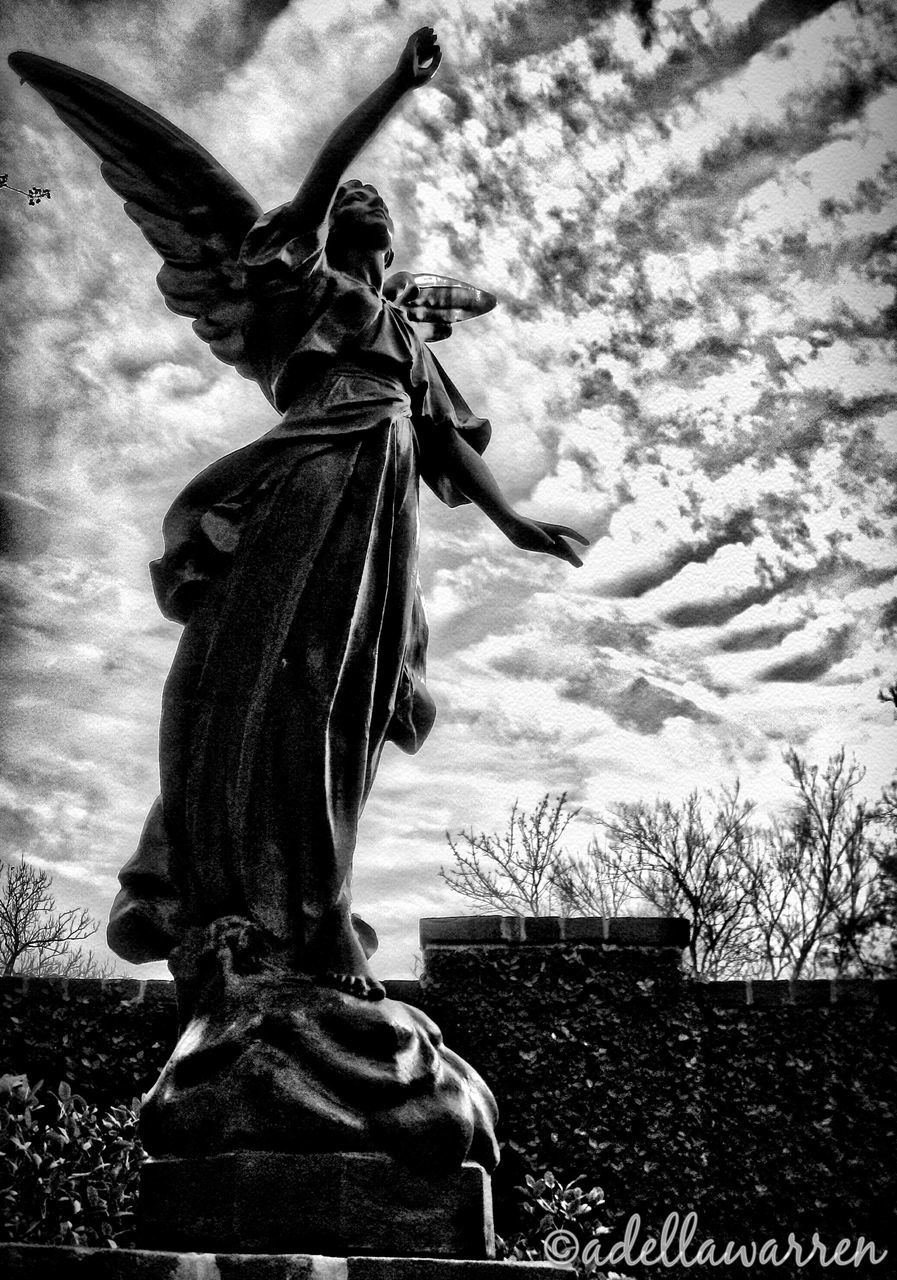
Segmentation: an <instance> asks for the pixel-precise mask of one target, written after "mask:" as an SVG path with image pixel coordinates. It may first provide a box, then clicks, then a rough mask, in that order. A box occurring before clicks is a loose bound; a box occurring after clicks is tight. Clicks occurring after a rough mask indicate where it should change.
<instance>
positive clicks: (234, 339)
mask: <svg viewBox="0 0 897 1280" xmlns="http://www.w3.org/2000/svg"><path fill="white" fill-rule="evenodd" d="M9 64H10V66H11V67H12V69H13V70H14V71H15V72H16V73H17V75H19V76H20V77H21V79H22V80H23V81H27V82H28V83H29V84H30V85H32V86H33V87H34V88H35V89H36V90H37V91H38V93H40V94H41V95H42V96H43V97H44V98H46V99H47V101H48V102H49V103H50V105H51V107H52V108H53V110H54V111H55V112H56V114H57V115H58V116H59V118H60V119H61V120H63V121H64V122H65V123H66V124H67V125H68V126H69V128H70V129H73V130H74V132H75V133H77V135H78V137H79V138H81V139H82V141H84V142H86V143H87V145H88V146H89V147H90V148H91V149H92V150H93V151H95V152H96V154H97V155H98V156H99V157H100V160H101V161H102V163H101V165H100V172H101V173H102V175H103V177H104V178H105V179H106V181H107V182H108V184H109V186H110V187H111V188H112V189H113V191H115V192H117V194H118V195H120V196H121V197H122V198H123V200H124V201H125V213H126V214H127V215H128V217H130V218H132V219H133V221H134V222H136V223H137V225H138V227H139V228H140V230H141V231H142V232H143V234H144V235H145V236H146V238H147V240H149V242H150V244H151V245H152V246H153V248H154V249H156V250H157V251H158V252H159V253H160V254H161V255H162V257H163V258H164V260H165V263H164V266H163V267H162V270H161V271H160V272H159V274H158V276H157V277H156V280H157V282H158V285H159V288H160V289H161V290H162V295H163V297H164V298H165V301H166V303H167V305H168V306H169V307H170V308H171V310H172V311H175V312H177V313H178V315H183V316H193V317H195V319H194V321H193V328H194V330H195V331H196V333H197V334H198V335H199V337H200V338H202V339H203V341H204V342H207V343H208V344H209V346H210V347H211V349H212V351H213V352H214V354H215V355H216V356H217V357H218V359H219V360H223V361H224V362H225V364H231V365H235V366H236V368H237V370H238V372H240V373H242V374H243V375H244V377H248V378H251V377H253V376H254V375H253V373H252V370H251V369H250V367H249V365H248V363H247V362H246V354H245V351H244V343H243V331H244V325H245V323H246V321H247V320H248V318H249V315H250V313H251V302H250V300H249V298H248V296H247V294H246V291H245V289H244V286H243V280H242V274H241V271H240V268H239V264H238V259H239V253H240V245H241V244H242V242H243V239H244V237H245V235H246V233H247V231H248V230H249V228H250V227H251V226H252V224H253V223H254V222H255V220H256V219H257V218H258V216H259V214H260V212H261V210H260V208H259V206H258V205H257V204H256V202H255V201H254V200H253V198H252V197H251V196H250V195H249V193H248V192H247V191H246V190H245V189H244V188H243V187H242V186H241V185H240V183H239V182H237V180H236V178H234V177H232V176H231V174H229V173H228V172H227V170H226V169H224V168H223V167H222V166H221V165H220V164H219V163H218V161H217V160H215V158H214V157H213V156H211V155H209V153H208V151H206V150H204V148H203V147H201V146H200V145H199V143H197V142H194V141H193V139H192V138H189V137H188V136H187V134H185V133H182V132H181V130H180V129H177V128H176V127H175V126H174V125H173V124H171V123H170V122H169V121H168V120H165V119H164V118H163V117H162V116H160V115H158V114H157V113H156V112H155V111H152V110H150V108H149V107H145V106H143V105H142V104H141V103H139V102H136V101H135V100H134V99H133V98H129V97H128V96H127V94H124V93H121V92H120V90H118V89H114V88H113V87H112V85H108V84H105V83H104V82H103V81H102V80H97V79H96V78H95V77H94V76H89V75H86V74H85V73H84V72H82V71H75V70H74V69H73V68H71V67H66V66H63V64H62V63H60V62H51V61H50V59H49V58H41V57H38V56H37V55H36V54H32V53H13V54H11V55H10V58H9Z"/></svg>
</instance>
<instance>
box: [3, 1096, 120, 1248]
mask: <svg viewBox="0 0 897 1280" xmlns="http://www.w3.org/2000/svg"><path fill="white" fill-rule="evenodd" d="M40 1089H41V1084H38V1085H36V1086H35V1087H34V1088H31V1086H30V1085H29V1083H28V1078H27V1076H23V1075H18V1076H14V1075H5V1076H0V1240H5V1241H17V1242H19V1243H26V1244H65V1245H81V1246H92V1247H100V1248H103V1247H105V1248H110V1249H114V1248H116V1247H117V1246H119V1245H129V1244H132V1243H133V1235H134V1206H135V1202H136V1196H137V1177H138V1172H139V1169H140V1166H141V1164H142V1163H143V1161H144V1159H145V1153H144V1150H143V1147H142V1146H141V1144H140V1140H139V1138H138V1137H137V1112H138V1109H139V1105H140V1104H139V1102H138V1101H137V1099H134V1101H133V1102H132V1103H131V1105H130V1106H114V1107H112V1108H110V1110H109V1111H108V1112H107V1113H106V1114H105V1115H104V1116H102V1117H101V1116H100V1115H99V1113H98V1111H97V1108H96V1107H93V1106H90V1105H89V1104H88V1103H87V1102H86V1101H85V1100H84V1098H82V1097H80V1096H79V1095H78V1094H73V1093H72V1091H71V1088H70V1086H69V1085H68V1084H66V1083H65V1081H63V1082H62V1083H61V1084H60V1085H59V1088H58V1090H57V1092H56V1093H55V1094H54V1093H52V1092H51V1091H48V1094H49V1098H50V1099H52V1101H49V1100H48V1101H43V1100H42V1099H41V1097H40V1096H39V1091H40Z"/></svg>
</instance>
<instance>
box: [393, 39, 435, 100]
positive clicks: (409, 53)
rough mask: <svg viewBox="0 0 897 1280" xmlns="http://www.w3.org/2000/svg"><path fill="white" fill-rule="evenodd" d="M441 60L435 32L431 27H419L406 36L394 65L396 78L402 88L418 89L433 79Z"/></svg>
mask: <svg viewBox="0 0 897 1280" xmlns="http://www.w3.org/2000/svg"><path fill="white" fill-rule="evenodd" d="M441 61H442V50H441V49H440V48H439V39H438V37H437V35H436V32H435V31H434V30H433V28H432V27H421V28H420V30H419V31H415V33H414V35H413V36H409V37H408V42H407V44H406V45H405V48H404V49H403V50H402V53H401V56H400V58H399V61H398V65H397V66H396V78H397V79H398V81H399V84H400V86H401V87H402V88H403V89H419V88H420V86H421V85H422V84H426V83H427V81H428V80H432V79H433V76H434V75H435V74H436V68H437V67H438V66H439V64H440V62H441Z"/></svg>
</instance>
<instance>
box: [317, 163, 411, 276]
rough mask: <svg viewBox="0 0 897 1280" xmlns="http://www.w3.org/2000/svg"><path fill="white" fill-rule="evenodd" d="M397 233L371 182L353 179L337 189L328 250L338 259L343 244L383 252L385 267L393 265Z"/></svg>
mask: <svg viewBox="0 0 897 1280" xmlns="http://www.w3.org/2000/svg"><path fill="white" fill-rule="evenodd" d="M394 233H395V227H394V226H393V221H392V218H391V217H390V216H389V210H388V209H387V207H386V202H385V200H384V199H383V198H382V196H381V195H380V193H379V192H378V191H377V188H376V187H372V186H371V184H370V183H369V182H359V181H358V179H357V178H352V179H350V180H349V181H348V182H344V183H343V184H342V186H340V187H339V188H338V190H337V193H336V197H335V199H334V201H333V207H332V208H331V210H330V230H329V231H328V234H327V251H328V254H329V256H330V257H331V258H338V257H339V252H340V248H341V247H342V246H343V245H352V246H353V247H359V248H371V249H384V250H385V251H386V261H385V265H386V266H387V267H389V266H391V265H392V260H393V251H392V238H393V235H394Z"/></svg>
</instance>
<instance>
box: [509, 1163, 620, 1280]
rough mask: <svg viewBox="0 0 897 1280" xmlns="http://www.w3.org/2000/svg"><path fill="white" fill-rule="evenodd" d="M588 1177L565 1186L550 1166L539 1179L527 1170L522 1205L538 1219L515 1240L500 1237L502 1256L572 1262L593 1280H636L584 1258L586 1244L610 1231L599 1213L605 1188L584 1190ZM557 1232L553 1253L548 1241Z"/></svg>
mask: <svg viewBox="0 0 897 1280" xmlns="http://www.w3.org/2000/svg"><path fill="white" fill-rule="evenodd" d="M584 1181H585V1179H584V1178H583V1177H579V1178H574V1179H573V1181H572V1182H568V1183H567V1184H566V1186H565V1185H564V1184H563V1183H562V1182H561V1181H559V1179H558V1178H556V1177H555V1175H554V1174H553V1173H552V1172H551V1171H550V1170H549V1171H547V1172H546V1173H543V1174H542V1176H541V1177H540V1178H538V1179H536V1178H534V1177H532V1175H531V1174H527V1175H526V1185H525V1186H523V1187H518V1188H517V1190H518V1191H519V1192H520V1194H521V1195H522V1197H523V1201H522V1205H521V1208H522V1210H523V1213H524V1215H525V1216H526V1217H527V1218H530V1219H533V1218H537V1219H538V1221H536V1222H532V1223H531V1225H530V1226H529V1228H528V1229H527V1230H525V1231H521V1232H520V1233H519V1234H518V1235H517V1236H515V1237H514V1239H513V1240H511V1241H505V1240H502V1239H501V1237H499V1238H498V1240H497V1245H498V1252H499V1256H500V1257H504V1258H508V1259H509V1260H511V1261H515V1262H544V1261H546V1260H551V1261H555V1262H558V1263H561V1264H562V1265H563V1264H564V1263H567V1262H570V1263H572V1264H573V1266H574V1268H575V1270H576V1274H577V1275H578V1276H588V1277H589V1280H632V1277H631V1276H624V1275H622V1274H621V1273H620V1272H618V1271H603V1270H602V1271H599V1270H597V1269H596V1268H595V1266H594V1264H593V1265H591V1266H589V1265H588V1262H587V1261H586V1263H583V1261H582V1255H583V1251H584V1250H585V1249H586V1246H587V1245H588V1244H589V1243H590V1242H592V1241H598V1240H599V1239H600V1238H601V1236H603V1235H606V1234H607V1232H608V1231H610V1227H608V1226H605V1225H604V1223H602V1222H601V1221H600V1219H599V1217H598V1212H599V1208H600V1206H601V1205H603V1204H604V1192H603V1191H602V1190H601V1188H600V1187H592V1188H591V1190H589V1191H583V1189H582V1187H581V1186H580V1185H579V1184H580V1183H581V1182H584ZM557 1232H560V1233H563V1239H562V1240H560V1241H559V1243H558V1248H559V1252H554V1251H552V1252H550V1253H549V1252H547V1251H546V1247H545V1245H546V1241H547V1240H548V1239H549V1237H550V1236H552V1235H553V1234H554V1233H557ZM587 1257H588V1255H587Z"/></svg>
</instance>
